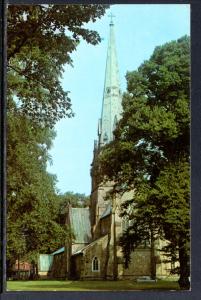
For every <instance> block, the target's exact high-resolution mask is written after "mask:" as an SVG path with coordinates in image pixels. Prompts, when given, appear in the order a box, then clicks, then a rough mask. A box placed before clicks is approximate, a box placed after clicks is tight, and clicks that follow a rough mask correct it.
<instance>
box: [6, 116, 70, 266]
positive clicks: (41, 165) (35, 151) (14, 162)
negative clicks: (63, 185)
mask: <svg viewBox="0 0 201 300" xmlns="http://www.w3.org/2000/svg"><path fill="white" fill-rule="evenodd" d="M7 119H8V140H7V219H8V222H7V259H8V260H11V261H15V259H16V258H18V256H20V257H24V256H25V254H26V256H27V257H29V258H30V257H31V255H33V254H36V253H37V252H47V251H49V250H50V251H54V250H55V249H57V248H58V247H59V246H60V245H61V244H62V241H63V239H64V236H65V235H67V232H66V229H65V228H62V227H61V226H60V225H59V224H58V223H57V220H56V216H57V214H58V208H57V205H56V202H55V197H56V196H55V183H56V178H55V176H53V175H51V174H48V173H47V171H46V163H47V161H48V160H49V155H48V150H49V147H50V146H51V142H52V138H53V137H54V135H55V133H54V131H53V130H50V129H48V128H40V127H36V126H35V125H33V124H32V122H31V121H30V120H28V119H27V118H26V117H24V116H21V117H20V116H19V115H13V114H11V113H8V118H7ZM22 129H23V130H22Z"/></svg>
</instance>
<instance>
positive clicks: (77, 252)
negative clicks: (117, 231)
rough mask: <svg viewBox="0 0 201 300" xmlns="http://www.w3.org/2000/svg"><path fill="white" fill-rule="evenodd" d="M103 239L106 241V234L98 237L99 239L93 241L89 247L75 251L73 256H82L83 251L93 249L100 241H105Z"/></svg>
mask: <svg viewBox="0 0 201 300" xmlns="http://www.w3.org/2000/svg"><path fill="white" fill-rule="evenodd" d="M105 239H108V235H107V234H106V235H104V236H102V237H100V238H98V239H96V240H95V241H93V242H91V243H90V244H89V245H86V246H84V247H83V248H81V249H79V250H78V251H76V252H75V253H73V256H74V255H79V254H82V253H83V252H84V251H85V250H87V249H88V248H90V247H93V246H94V245H95V244H96V243H97V242H99V241H100V240H105Z"/></svg>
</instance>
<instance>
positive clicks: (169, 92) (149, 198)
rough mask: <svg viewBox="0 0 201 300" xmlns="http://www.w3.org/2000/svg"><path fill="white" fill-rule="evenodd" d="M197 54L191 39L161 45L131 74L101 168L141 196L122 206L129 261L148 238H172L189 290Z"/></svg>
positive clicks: (100, 159)
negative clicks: (192, 119) (192, 65)
mask: <svg viewBox="0 0 201 300" xmlns="http://www.w3.org/2000/svg"><path fill="white" fill-rule="evenodd" d="M189 49H190V46H189V38H188V37H187V36H185V37H182V38H180V39H178V40H177V41H173V42H169V43H167V44H165V45H163V46H160V47H156V49H155V51H154V53H153V55H152V56H151V58H150V59H149V60H148V61H145V62H144V63H143V64H142V65H141V66H140V67H139V68H138V70H137V71H134V72H130V73H127V75H126V78H127V92H126V93H125V94H124V96H123V115H122V119H121V120H120V122H119V124H118V126H117V129H116V131H115V140H114V141H113V142H112V143H110V144H109V145H107V146H105V148H103V149H102V150H101V152H100V154H99V156H98V158H97V161H96V162H95V164H94V168H95V169H96V172H97V173H98V175H100V180H102V179H103V178H104V180H108V179H109V180H113V181H114V182H115V183H116V185H118V186H119V187H120V188H121V189H122V191H125V190H134V191H135V192H134V197H133V200H132V201H129V202H127V203H124V205H123V206H122V215H128V217H129V218H130V219H132V225H131V226H130V227H129V228H128V229H127V231H125V233H124V235H123V237H122V239H121V245H122V247H123V250H124V254H125V259H126V262H127V263H129V259H130V253H131V251H132V250H134V249H135V247H137V246H138V245H139V244H140V243H141V242H142V240H146V239H148V238H150V237H152V239H155V238H157V237H159V236H160V237H161V238H165V239H166V240H168V241H169V247H168V249H169V251H170V254H171V256H172V259H174V260H175V259H176V254H175V251H176V250H178V253H179V263H180V268H179V273H180V279H179V283H180V286H181V288H189V280H188V277H189V270H190V267H189V226H190V220H189V206H190V204H189V198H190V189H189V181H190V174H189V163H190V158H189V155H190V153H189V148H190V147H189V145H190V140H189V126H190V110H189V106H190V70H189V65H190V51H189ZM116 185H115V186H116ZM128 207H129V210H128ZM128 211H129V213H128Z"/></svg>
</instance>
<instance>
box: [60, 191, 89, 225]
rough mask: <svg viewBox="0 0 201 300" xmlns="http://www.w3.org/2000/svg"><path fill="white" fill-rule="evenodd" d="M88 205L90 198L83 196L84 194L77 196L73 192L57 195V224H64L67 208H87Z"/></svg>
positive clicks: (77, 194)
mask: <svg viewBox="0 0 201 300" xmlns="http://www.w3.org/2000/svg"><path fill="white" fill-rule="evenodd" d="M89 203H90V198H89V196H85V194H79V193H73V192H66V193H64V194H58V195H57V205H58V222H59V223H60V224H65V222H66V213H67V211H68V206H71V207H87V206H89Z"/></svg>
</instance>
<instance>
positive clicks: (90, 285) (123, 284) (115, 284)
mask: <svg viewBox="0 0 201 300" xmlns="http://www.w3.org/2000/svg"><path fill="white" fill-rule="evenodd" d="M7 290H8V291H131V290H179V285H178V283H177V282H175V281H163V280H160V281H157V282H154V283H148V282H146V283H145V282H141V283H137V282H134V281H132V280H125V281H70V280H58V281H57V280H35V281H8V282H7Z"/></svg>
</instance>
